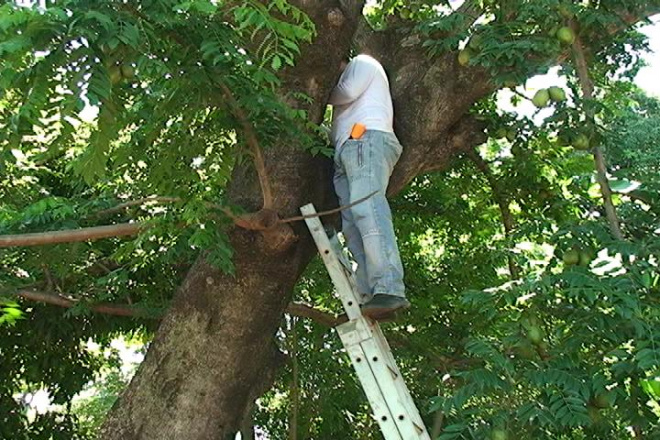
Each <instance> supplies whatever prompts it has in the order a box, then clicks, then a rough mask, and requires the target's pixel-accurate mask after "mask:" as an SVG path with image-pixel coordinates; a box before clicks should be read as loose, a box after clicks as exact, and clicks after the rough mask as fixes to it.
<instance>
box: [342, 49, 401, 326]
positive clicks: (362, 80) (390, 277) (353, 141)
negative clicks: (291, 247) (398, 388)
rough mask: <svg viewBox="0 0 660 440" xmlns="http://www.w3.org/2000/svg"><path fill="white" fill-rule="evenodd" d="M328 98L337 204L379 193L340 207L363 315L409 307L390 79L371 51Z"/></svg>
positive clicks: (348, 69) (346, 73) (353, 65)
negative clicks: (390, 195) (393, 200)
mask: <svg viewBox="0 0 660 440" xmlns="http://www.w3.org/2000/svg"><path fill="white" fill-rule="evenodd" d="M329 102H330V104H332V105H333V106H334V111H333V114H332V142H333V144H334V146H335V161H334V162H335V175H334V185H335V191H336V192H337V196H338V198H339V203H340V204H341V205H350V204H352V203H354V202H356V201H358V200H360V199H362V198H364V197H367V196H369V195H370V194H372V193H373V192H375V194H373V195H372V196H371V197H368V198H367V199H366V200H364V201H363V202H361V203H357V204H356V205H354V206H352V207H351V208H349V209H345V210H343V211H342V231H343V233H344V237H346V241H347V242H348V246H349V248H350V250H351V253H352V254H353V258H355V260H356V262H357V273H356V281H357V285H358V290H359V292H360V293H361V294H362V296H363V298H365V299H367V300H368V301H367V302H366V303H365V304H364V305H363V306H362V311H363V314H364V315H366V316H370V317H372V318H383V317H385V316H387V315H389V314H391V313H393V312H395V311H396V310H398V309H401V308H405V307H408V306H409V303H408V301H407V300H406V299H405V294H404V285H403V267H402V265H401V257H400V256H399V250H398V249H397V245H396V237H395V235H394V226H393V225H392V214H391V212H390V206H389V205H388V203H387V199H386V198H385V193H386V191H387V184H388V183H389V181H390V175H391V174H392V171H393V170H394V166H395V165H396V163H397V161H398V160H399V157H400V156H401V151H402V147H401V144H400V143H399V140H398V139H397V138H396V135H395V134H394V130H393V127H392V124H393V122H394V115H393V109H392V98H391V97H390V83H389V81H388V80H387V75H386V74H385V71H384V70H383V67H382V66H381V65H380V63H379V62H378V61H376V60H375V59H373V58H372V57H370V56H368V55H364V54H363V55H358V56H357V57H355V58H353V60H351V62H350V63H348V66H346V67H345V70H344V71H343V73H342V75H341V78H340V79H339V83H338V84H337V85H336V86H335V88H334V89H333V90H332V94H331V95H330V101H329Z"/></svg>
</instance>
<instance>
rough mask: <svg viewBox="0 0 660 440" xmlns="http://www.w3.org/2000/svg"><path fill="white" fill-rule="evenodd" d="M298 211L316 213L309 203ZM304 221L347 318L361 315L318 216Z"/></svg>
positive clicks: (350, 286) (358, 304)
mask: <svg viewBox="0 0 660 440" xmlns="http://www.w3.org/2000/svg"><path fill="white" fill-rule="evenodd" d="M300 211H301V212H302V214H303V215H312V214H316V210H315V209H314V205H312V204H311V203H310V204H308V205H305V206H303V207H302V208H300ZM305 222H306V223H307V227H308V228H309V231H310V233H311V234H312V237H313V238H314V242H315V243H316V247H317V248H318V250H319V253H320V254H321V258H322V259H323V262H324V263H325V266H326V268H327V269H328V273H329V274H330V278H331V279H332V282H333V284H334V285H335V288H336V289H337V293H338V295H339V298H340V299H341V302H342V305H343V306H344V309H345V310H346V315H348V319H350V320H352V319H356V318H358V317H360V316H362V313H361V312H360V303H359V299H358V297H357V295H356V294H355V292H354V290H353V287H352V284H351V282H350V280H349V279H348V277H347V276H346V273H345V272H344V270H345V269H344V266H343V265H342V264H341V262H340V261H339V258H337V255H336V254H335V252H334V251H333V249H332V245H331V244H330V240H329V239H328V235H327V234H326V233H325V231H324V230H323V225H322V224H321V221H320V220H319V218H318V217H312V218H306V219H305Z"/></svg>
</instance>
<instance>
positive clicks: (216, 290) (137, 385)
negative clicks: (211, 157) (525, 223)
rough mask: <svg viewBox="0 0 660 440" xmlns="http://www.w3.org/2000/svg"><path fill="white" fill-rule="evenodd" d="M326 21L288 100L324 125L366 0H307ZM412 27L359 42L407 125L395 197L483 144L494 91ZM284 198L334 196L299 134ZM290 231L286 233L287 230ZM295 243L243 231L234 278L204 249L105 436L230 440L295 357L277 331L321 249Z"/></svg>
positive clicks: (276, 165)
mask: <svg viewBox="0 0 660 440" xmlns="http://www.w3.org/2000/svg"><path fill="white" fill-rule="evenodd" d="M292 3H298V6H299V7H301V8H302V9H304V10H305V11H306V12H307V14H308V15H309V16H310V17H311V18H312V19H313V20H314V22H315V23H316V29H317V34H318V35H317V37H316V38H315V40H314V43H313V44H310V45H308V46H307V47H304V48H303V50H302V54H301V56H300V57H299V60H298V63H297V65H296V66H295V67H293V68H290V69H289V70H287V71H285V72H284V73H283V75H282V79H283V87H282V96H283V97H285V98H284V99H289V98H288V97H289V96H292V95H291V92H296V91H297V92H303V93H305V94H306V95H308V96H310V97H311V98H312V99H313V102H312V104H304V105H303V104H300V103H296V102H291V101H289V102H290V103H291V104H292V105H296V106H298V107H303V108H305V109H306V110H307V111H308V112H309V116H310V120H312V121H314V122H316V123H318V122H320V121H321V119H322V117H323V113H324V111H325V102H326V101H327V97H328V95H329V93H330V90H331V88H332V86H333V85H334V84H335V82H336V80H337V79H338V76H339V65H340V60H341V59H342V58H343V57H344V56H345V55H346V54H347V53H348V52H349V49H350V44H351V40H352V39H353V37H354V36H355V33H356V29H357V27H358V23H359V21H360V19H361V8H362V3H363V2H360V1H353V2H351V1H339V0H335V1H315V2H307V1H303V0H300V1H298V2H292ZM409 27H410V28H411V26H409V25H407V24H400V25H396V26H392V28H391V30H389V31H387V32H386V33H385V32H383V33H370V32H361V33H360V34H359V36H358V38H359V41H358V43H359V44H360V45H361V46H363V47H364V48H365V50H369V51H370V52H372V54H373V55H374V56H375V57H376V58H379V59H381V61H382V62H383V65H384V67H385V68H386V70H387V71H388V74H389V77H390V80H391V83H392V91H393V98H394V100H395V111H396V115H397V118H396V127H395V129H396V131H397V134H398V135H399V137H400V139H401V141H402V144H403V145H404V154H403V156H402V159H401V160H400V163H399V164H398V166H397V168H396V170H395V173H394V175H393V177H392V181H391V187H390V191H389V192H390V193H396V192H398V191H400V190H401V189H402V188H403V187H404V186H405V184H406V183H407V182H409V181H410V180H411V179H412V178H413V177H415V176H416V175H418V174H420V173H422V172H426V171H430V170H434V169H441V168H444V167H446V166H447V164H448V163H449V160H450V158H451V157H452V156H453V155H455V154H456V152H457V151H463V150H465V149H467V148H472V147H473V146H474V145H476V144H478V143H480V142H482V141H483V134H482V133H481V130H480V127H479V126H478V124H477V123H476V122H475V121H473V120H472V119H470V118H468V117H465V114H466V111H467V110H468V109H469V107H470V106H471V104H472V103H473V102H474V101H475V100H476V99H478V98H480V97H482V96H484V95H485V94H486V93H488V92H489V91H490V90H491V88H490V87H491V86H490V85H489V84H488V83H487V81H486V80H485V78H486V76H485V75H484V74H483V72H478V71H477V70H476V69H472V68H461V67H460V66H458V64H457V62H456V60H455V56H454V55H453V54H449V55H447V56H445V57H438V58H435V59H433V60H430V59H428V58H427V57H426V56H425V53H424V51H423V50H422V49H421V48H420V45H421V41H420V40H419V37H418V36H416V35H415V34H413V33H412V31H410V30H409V29H408V28H409ZM265 158H266V166H267V170H268V175H269V178H270V181H271V185H272V190H273V196H274V206H275V208H276V209H277V211H278V213H279V215H280V216H281V217H285V216H290V215H295V214H296V213H297V210H298V208H299V207H300V206H301V205H303V204H305V203H309V202H313V203H315V204H316V205H317V207H319V208H325V207H327V206H329V205H330V204H332V203H334V200H335V198H334V193H333V191H332V187H331V161H329V160H328V159H323V158H313V157H311V156H310V155H309V154H307V153H306V152H304V151H303V150H302V149H301V148H299V147H298V146H296V145H295V140H289V141H288V142H283V143H282V145H278V146H277V147H273V148H266V151H265ZM229 194H230V198H231V201H232V202H233V203H237V204H240V205H242V206H244V207H246V208H247V209H255V208H258V207H259V206H260V203H261V194H260V191H259V186H258V179H257V178H256V175H255V173H254V171H253V170H252V169H250V168H238V169H236V170H235V171H234V174H233V179H232V183H231V186H230V190H229ZM284 232H286V231H284ZM293 233H294V234H295V241H294V242H289V241H287V240H282V241H281V242H278V240H277V235H278V234H273V235H274V236H275V237H272V236H270V237H267V236H264V235H262V234H260V233H258V232H254V231H245V230H241V229H234V230H232V231H231V232H230V241H231V245H232V246H233V249H234V265H235V268H236V270H235V274H234V275H227V274H223V273H222V272H221V271H220V270H218V269H217V268H215V267H213V266H211V265H209V264H208V263H207V262H206V261H205V258H204V256H201V257H200V258H199V259H198V261H197V262H196V263H195V264H194V265H193V267H192V268H191V269H190V271H189V273H188V275H187V277H186V279H185V281H184V283H183V285H182V286H181V287H180V288H179V289H178V291H177V293H176V295H175V298H174V300H173V303H172V306H171V308H170V310H169V311H168V313H167V315H166V316H165V318H164V319H163V321H162V323H161V325H160V328H159V329H158V331H157V333H156V337H155V339H154V341H153V342H152V343H151V346H150V347H149V350H148V353H147V356H146V358H145V360H144V362H143V363H142V365H141V366H140V368H139V369H138V372H137V373H136V375H135V377H134V378H133V380H132V381H131V383H130V385H129V387H128V388H127V390H126V391H125V393H124V394H123V395H122V396H121V398H120V399H119V400H118V402H117V404H116V405H115V407H114V408H113V409H112V411H111V413H110V414H109V416H108V419H107V420H106V423H105V424H104V426H103V428H102V433H101V435H100V437H99V438H101V439H104V440H120V439H121V440H137V439H158V440H168V439H172V440H174V439H177V440H178V439H184V438H185V439H187V440H213V439H218V440H225V439H228V438H233V435H234V433H236V432H237V431H239V430H240V428H241V421H242V420H244V419H245V417H246V416H247V414H248V413H249V411H250V410H251V408H252V405H253V402H254V400H255V399H256V398H257V397H259V396H260V395H261V394H262V393H263V392H264V391H266V390H267V389H268V388H269V387H270V386H271V385H272V382H273V380H274V378H275V374H276V371H277V368H278V367H279V365H281V364H282V362H283V355H282V354H281V353H280V351H279V350H278V348H277V346H276V343H275V339H274V335H275V332H276V331H277V329H278V326H279V325H280V321H281V317H282V315H283V313H284V310H285V307H286V305H287V304H288V302H289V300H290V297H291V292H292V289H293V286H294V284H295V283H296V281H297V280H298V278H299V277H300V275H301V273H302V271H303V270H304V268H305V267H306V265H307V264H308V263H309V261H310V260H311V258H312V257H313V256H314V253H315V248H314V247H313V244H312V242H311V237H310V236H309V235H308V233H307V230H306V228H305V225H304V224H303V223H300V222H299V223H297V224H294V225H293Z"/></svg>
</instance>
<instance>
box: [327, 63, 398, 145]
mask: <svg viewBox="0 0 660 440" xmlns="http://www.w3.org/2000/svg"><path fill="white" fill-rule="evenodd" d="M328 102H329V103H330V104H332V106H333V114H332V131H331V139H332V142H333V143H334V144H335V148H339V147H340V146H341V145H342V144H343V143H344V142H346V140H347V139H348V138H349V137H350V134H351V129H352V128H353V124H355V123H358V122H359V123H361V124H364V125H365V126H366V127H367V130H380V131H387V132H393V131H394V130H393V128H392V125H393V120H394V109H393V108H392V96H391V95H390V83H389V81H388V80H387V75H386V74H385V70H384V69H383V66H381V65H380V63H379V62H378V61H376V60H375V59H373V58H372V57H370V56H369V55H358V56H356V57H355V58H353V59H352V60H351V62H350V63H348V65H347V66H346V70H344V72H343V73H342V75H341V78H339V83H337V85H336V86H335V88H334V89H333V90H332V93H331V94H330V100H329V101H328Z"/></svg>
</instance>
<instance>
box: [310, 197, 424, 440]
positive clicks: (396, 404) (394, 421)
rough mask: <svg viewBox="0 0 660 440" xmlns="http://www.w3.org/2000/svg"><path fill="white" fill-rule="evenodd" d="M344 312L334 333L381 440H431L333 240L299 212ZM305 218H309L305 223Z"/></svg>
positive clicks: (312, 212) (316, 220) (313, 218)
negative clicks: (363, 310) (343, 319)
mask: <svg viewBox="0 0 660 440" xmlns="http://www.w3.org/2000/svg"><path fill="white" fill-rule="evenodd" d="M300 211H301V212H302V214H303V215H304V216H305V217H306V218H305V222H306V223H307V227H308V228H309V231H310V233H311V234H312V237H313V238H314V241H315V242H316V247H317V248H318V250H319V253H320V254H321V257H322V258H323V263H324V264H325V267H326V268H327V269H328V273H329V274H330V278H331V279H332V283H333V284H334V286H335V289H336V290H337V293H338V295H339V298H340V299H341V302H342V304H343V306H344V309H345V310H346V315H347V317H348V321H347V322H345V323H343V324H340V325H338V326H337V327H336V330H337V332H338V333H339V337H340V338H341V341H342V343H343V344H344V348H345V349H346V352H347V353H348V355H349V357H350V359H351V363H352V364H353V367H354V368H355V372H356V373H357V375H358V379H359V380H360V383H361V384H362V389H363V390H364V392H365V394H366V395H367V399H368V400H369V404H370V405H371V409H372V411H373V415H374V417H375V419H376V421H377V422H378V425H379V426H380V430H381V432H382V433H383V437H384V438H385V440H431V437H430V436H429V434H428V432H427V431H426V428H425V426H424V422H423V421H422V418H421V416H420V415H419V411H418V410H417V407H416V406H415V403H414V402H413V399H412V397H411V396H410V391H408V387H407V386H406V384H405V382H404V380H403V377H402V376H401V373H400V372H399V369H398V367H397V366H396V362H395V361H394V356H393V355H392V351H391V350H390V346H389V344H388V343H387V340H386V339H385V336H384V335H383V332H382V331H381V329H380V326H379V325H378V322H376V321H374V320H372V319H369V318H366V317H364V316H362V313H361V312H360V299H361V298H360V295H359V293H358V292H357V289H356V288H355V283H354V280H353V271H352V270H351V268H350V265H348V263H347V261H346V260H345V259H344V258H343V255H342V253H341V245H340V244H339V241H338V240H337V239H336V236H335V237H333V239H332V240H331V239H330V238H328V235H327V234H326V232H325V229H324V228H323V225H322V224H321V221H320V220H319V218H318V217H316V216H315V214H316V210H315V209H314V205H312V204H308V205H305V206H303V207H302V208H300ZM310 216H311V217H310Z"/></svg>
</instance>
